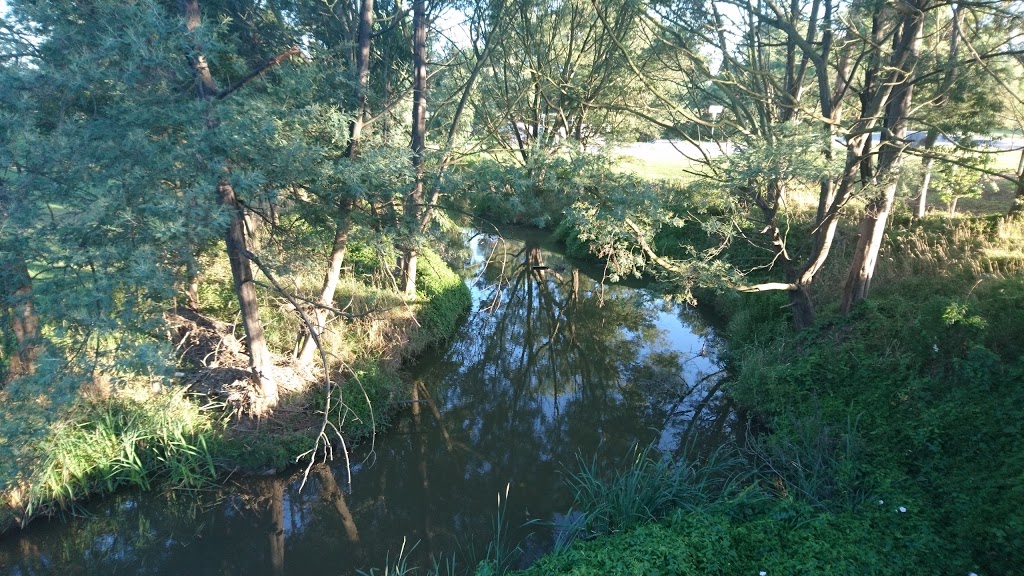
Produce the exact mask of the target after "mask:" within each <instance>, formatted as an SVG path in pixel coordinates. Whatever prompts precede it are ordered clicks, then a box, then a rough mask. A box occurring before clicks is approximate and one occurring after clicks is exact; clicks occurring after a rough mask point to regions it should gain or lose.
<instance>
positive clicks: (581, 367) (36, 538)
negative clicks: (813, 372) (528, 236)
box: [0, 236, 740, 576]
mask: <svg viewBox="0 0 1024 576" xmlns="http://www.w3.org/2000/svg"><path fill="white" fill-rule="evenodd" d="M470 248H471V252H472V254H473V258H472V259H471V262H470V263H469V266H468V267H467V277H468V278H469V280H468V282H470V285H471V288H472V292H473V295H474V301H475V303H476V310H475V311H474V312H473V313H472V314H471V315H470V317H469V319H468V320H467V321H466V323H465V325H464V326H463V327H462V329H461V332H460V335H459V336H458V337H457V338H456V339H455V341H454V342H453V343H452V344H451V345H450V346H449V347H447V348H446V349H443V350H438V351H436V353H435V354H430V353H428V354H427V355H426V357H425V358H424V359H422V360H421V361H420V363H419V364H418V365H417V366H415V367H413V368H412V369H411V372H412V374H411V377H410V379H409V386H410V395H411V397H412V400H413V402H412V403H411V404H410V405H409V408H408V410H405V411H403V412H402V413H400V414H398V415H397V417H396V418H395V422H394V427H393V429H391V430H390V431H388V433H387V434H385V435H384V436H383V438H378V440H377V442H376V445H375V446H374V451H373V452H372V453H369V452H368V450H367V449H366V448H364V449H363V452H362V453H357V454H354V455H353V456H354V457H355V458H356V459H355V462H356V463H357V464H356V465H355V466H354V467H353V473H354V477H353V486H352V487H342V486H339V485H338V482H339V479H341V478H344V477H345V476H344V474H343V473H337V474H332V471H331V469H330V468H328V467H326V466H323V467H316V468H314V471H313V474H311V476H310V480H309V482H308V483H307V486H306V489H305V490H303V491H302V492H299V491H298V482H297V481H295V479H294V478H287V477H279V478H272V479H250V480H245V481H243V482H242V484H241V485H239V486H237V487H234V488H231V489H223V490H218V491H216V493H214V494H209V495H205V496H203V497H201V498H199V499H198V500H197V499H195V498H192V497H183V496H181V495H178V496H177V497H175V498H171V499H168V498H166V497H160V496H156V495H142V496H138V495H125V496H121V497H118V498H112V499H107V500H104V501H103V502H99V503H97V504H96V505H94V506H92V507H90V510H89V511H90V513H91V514H92V517H91V518H90V519H74V520H72V521H69V522H67V523H63V524H62V523H41V524H39V525H37V526H35V527H30V528H29V529H28V530H27V531H26V532H24V533H23V534H21V535H20V536H17V537H9V538H7V539H6V540H5V541H4V542H2V543H0V572H3V573H5V574H12V575H16V576H22V575H24V576H28V575H34V574H52V573H55V572H60V573H62V574H64V575H72V574H100V573H102V574H207V573H217V574H268V575H270V574H273V575H277V574H308V573H317V574H352V573H354V572H355V571H356V570H357V569H364V570H365V569H368V568H370V567H371V566H374V565H377V566H379V565H382V564H383V563H384V561H385V558H386V557H387V555H388V554H389V553H390V557H391V558H392V559H394V556H395V554H396V553H397V551H398V549H399V548H400V547H401V545H402V541H403V539H407V541H408V542H409V544H408V545H407V546H406V548H407V549H408V548H409V546H411V545H412V543H415V542H419V544H418V545H417V547H416V548H415V550H414V551H413V554H412V557H411V563H412V564H418V565H421V566H423V565H428V564H429V556H430V555H432V554H441V553H451V552H452V551H457V550H460V551H461V552H460V554H461V556H462V559H461V560H460V564H461V565H463V566H466V565H467V563H468V560H469V558H468V557H469V556H471V555H472V554H473V552H471V551H475V553H476V554H477V555H479V554H482V553H483V552H484V550H485V549H486V545H487V543H488V541H489V540H490V538H491V534H492V531H493V517H494V515H495V513H496V509H495V505H496V503H497V501H496V494H497V493H498V492H499V491H501V492H504V489H505V486H506V485H507V484H511V490H510V498H509V501H508V508H507V510H506V512H507V517H508V521H509V524H510V525H511V526H513V527H515V526H519V525H522V524H524V523H526V522H527V521H529V520H532V519H539V520H552V519H554V518H556V517H561V515H562V514H563V513H565V512H566V511H567V509H568V507H569V505H570V504H571V502H570V501H569V494H568V492H567V490H566V489H565V487H564V486H563V484H562V473H563V471H564V470H565V467H566V466H570V467H571V466H574V463H575V458H576V454H577V453H581V454H583V455H585V456H587V457H589V456H590V455H593V454H597V455H598V457H599V459H607V460H611V461H618V460H619V459H621V458H623V457H624V456H625V455H626V454H627V453H628V452H629V451H630V448H631V447H632V446H633V445H634V444H640V445H646V444H649V443H651V442H655V443H657V444H658V446H659V448H660V449H661V450H662V451H664V452H673V451H676V450H678V449H679V447H680V446H683V445H690V444H691V443H693V444H696V445H698V446H705V447H707V448H709V449H711V448H714V447H715V446H717V445H718V444H720V443H721V442H722V441H724V439H725V437H726V436H727V435H728V434H730V432H731V431H732V429H733V428H735V427H734V426H732V423H733V421H734V417H733V415H732V412H731V410H730V408H729V406H728V403H727V402H726V401H725V399H724V398H723V397H722V396H721V395H719V394H718V393H717V383H718V381H719V380H718V378H717V377H716V374H717V372H718V371H719V369H720V368H719V366H718V365H717V361H716V360H715V358H714V353H713V350H711V351H710V353H709V354H704V352H705V351H707V350H706V342H707V341H709V340H713V336H712V334H711V331H710V329H709V328H708V327H707V326H706V325H704V324H703V321H702V319H701V318H700V316H699V315H698V314H696V313H695V312H694V311H693V310H690V309H686V308H684V307H681V306H677V305H673V304H669V303H666V302H665V301H664V300H662V299H660V298H658V297H657V296H655V295H653V294H652V293H650V292H648V291H645V290H642V289H637V288H632V287H628V286H623V285H607V286H601V285H600V283H599V282H597V281H595V280H594V278H593V276H592V275H590V274H588V273H587V271H585V270H581V269H580V268H579V267H578V266H576V265H574V264H573V263H572V262H571V261H569V260H567V259H566V258H564V257H562V256H559V255H558V254H556V253H553V252H552V251H549V250H545V249H543V248H542V247H541V245H540V244H539V243H538V242H534V241H530V240H527V241H515V240H507V239H505V240H503V239H500V238H497V237H493V236H476V237H474V238H473V239H472V241H471V243H470ZM598 273H599V271H598ZM737 433H740V432H737ZM343 488H351V492H350V493H348V492H346V490H344V489H343ZM532 530H533V531H534V532H535V534H534V536H533V537H532V538H531V539H530V541H529V542H528V547H529V548H530V549H531V554H532V553H536V552H537V551H539V550H543V549H544V548H545V547H546V546H549V545H550V539H549V536H548V535H546V534H543V533H541V532H539V531H538V530H537V528H536V526H535V527H534V528H532ZM525 533H526V531H525V530H524V531H520V532H519V534H518V535H517V536H515V537H519V538H521V537H523V536H524V535H525Z"/></svg>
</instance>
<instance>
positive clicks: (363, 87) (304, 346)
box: [295, 0, 374, 370]
mask: <svg viewBox="0 0 1024 576" xmlns="http://www.w3.org/2000/svg"><path fill="white" fill-rule="evenodd" d="M373 4H374V1H373V0H363V1H362V3H361V5H360V6H361V7H360V11H359V12H360V16H359V33H358V34H359V45H358V47H357V50H356V98H355V101H356V114H355V116H354V117H353V118H352V122H351V123H350V124H349V140H348V148H347V149H346V150H345V156H346V157H347V158H356V157H358V156H359V148H360V145H361V143H362V135H363V126H364V125H365V117H366V93H367V89H368V86H369V83H370V43H371V40H372V38H373ZM352 208H353V202H352V201H351V200H344V201H342V202H340V203H339V204H338V209H339V211H340V212H341V214H340V215H339V219H338V222H337V223H336V224H335V230H334V242H333V243H332V245H331V254H330V256H329V257H328V258H327V272H326V273H325V274H324V281H323V284H322V285H321V287H320V300H319V304H320V307H318V308H317V309H316V310H315V311H314V312H313V321H314V326H313V329H314V330H315V331H316V336H317V337H319V336H320V335H321V334H323V331H324V326H325V325H326V323H327V319H328V318H329V317H330V315H331V313H330V311H329V310H327V309H326V308H323V307H324V306H326V307H333V305H334V293H335V291H336V290H337V288H338V279H339V277H340V275H341V265H342V263H343V262H344V260H345V250H346V247H347V246H348V235H349V231H350V230H351V228H352ZM300 341H301V345H300V346H299V350H298V352H297V353H296V355H295V358H296V359H297V360H298V362H299V364H300V365H302V366H307V365H309V363H310V361H311V360H312V359H313V352H314V351H315V350H316V339H314V338H313V336H312V335H311V334H309V333H308V331H304V332H303V334H302V336H301V338H300ZM324 369H325V370H326V369H327V367H326V366H324Z"/></svg>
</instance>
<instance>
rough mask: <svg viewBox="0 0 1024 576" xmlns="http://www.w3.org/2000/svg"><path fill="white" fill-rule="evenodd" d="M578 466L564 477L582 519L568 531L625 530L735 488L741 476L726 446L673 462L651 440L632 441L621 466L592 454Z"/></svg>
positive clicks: (741, 465) (739, 465) (734, 455)
mask: <svg viewBox="0 0 1024 576" xmlns="http://www.w3.org/2000/svg"><path fill="white" fill-rule="evenodd" d="M686 452H687V453H688V454H692V453H693V452H694V451H693V450H687V451H686ZM577 465H578V471H576V472H572V473H569V474H568V475H567V476H566V479H565V482H566V484H567V485H568V487H569V490H570V491H571V492H572V495H573V499H574V508H576V509H577V510H579V511H580V512H581V513H582V518H581V521H580V522H575V523H573V527H572V528H570V531H573V530H575V531H576V532H577V533H578V532H579V531H585V532H586V533H589V534H595V535H596V534H610V533H613V532H619V531H624V530H629V529H630V528H633V527H636V526H638V525H641V524H644V523H647V522H651V521H654V520H658V519H660V518H663V517H665V516H666V515H668V514H669V513H671V512H673V511H675V510H677V509H686V510H694V509H697V508H700V507H702V506H705V505H707V504H709V503H711V502H712V501H714V500H716V499H717V498H720V497H722V496H723V495H728V494H731V493H733V492H734V491H735V489H736V488H737V487H738V486H739V484H740V482H741V481H742V479H743V478H744V476H745V475H744V474H743V473H742V470H743V469H744V461H743V459H742V458H740V456H739V454H738V452H736V450H735V448H733V447H729V446H722V447H719V448H718V449H716V450H714V451H713V452H711V454H710V455H708V457H707V458H706V459H705V460H704V461H703V462H699V463H698V462H697V459H696V458H688V457H685V456H684V457H683V458H681V459H680V460H679V461H673V460H672V459H670V458H668V457H667V456H662V455H660V454H658V452H657V450H656V448H655V447H654V446H653V445H649V446H647V447H645V448H642V449H641V448H639V446H634V447H633V450H632V453H631V454H630V457H629V460H627V461H626V463H625V465H624V466H617V467H612V468H611V469H608V468H603V467H602V466H600V465H599V464H598V462H597V458H596V457H594V458H592V459H591V460H589V461H588V460H585V459H584V458H583V456H582V455H577ZM577 535H578V534H577ZM569 540H571V537H570V538H569Z"/></svg>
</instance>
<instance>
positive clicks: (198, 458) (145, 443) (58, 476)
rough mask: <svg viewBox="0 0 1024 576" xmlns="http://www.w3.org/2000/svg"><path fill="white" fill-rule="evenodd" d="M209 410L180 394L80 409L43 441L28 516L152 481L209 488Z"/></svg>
mask: <svg viewBox="0 0 1024 576" xmlns="http://www.w3.org/2000/svg"><path fill="white" fill-rule="evenodd" d="M209 408H210V407H201V406H199V405H197V404H195V403H194V402H192V401H191V400H190V399H189V398H187V397H185V396H184V394H183V393H181V392H180V391H178V392H166V393H161V394H158V395H155V396H153V397H151V398H149V399H147V400H145V401H137V400H132V399H127V398H113V399H109V400H104V401H100V402H96V403H91V404H87V405H85V406H83V407H82V409H81V411H80V412H79V413H78V414H77V415H76V416H75V417H74V418H73V419H71V420H70V421H66V422H62V423H60V424H58V425H56V426H55V428H54V429H53V431H52V433H51V434H50V435H49V437H48V438H47V439H46V440H45V442H44V452H45V453H46V454H47V457H46V460H45V461H44V462H43V464H42V466H41V468H40V470H39V472H38V473H37V474H35V476H34V478H35V480H34V482H33V484H32V487H31V491H30V495H29V502H28V510H27V516H29V517H31V516H32V514H33V512H35V511H41V510H40V508H47V507H52V506H59V507H64V506H66V505H68V504H69V503H71V502H73V501H74V500H76V499H79V498H82V497H85V496H88V495H89V494H94V493H97V492H101V491H106V492H110V491H113V490H116V489H118V488H121V487H126V486H133V487H138V488H142V489H149V488H150V487H151V486H152V484H153V482H154V481H156V480H158V479H159V480H164V481H167V482H168V483H170V484H171V485H172V486H176V487H184V488H197V487H202V486H206V485H208V484H209V483H211V482H212V481H213V480H214V479H215V478H216V476H217V470H216V467H215V465H214V461H213V456H212V451H211V446H210V444H211V443H215V442H216V440H217V439H218V438H219V433H220V430H221V429H222V421H221V420H219V419H218V417H216V416H215V415H214V410H211V409H209Z"/></svg>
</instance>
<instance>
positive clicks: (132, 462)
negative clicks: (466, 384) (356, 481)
mask: <svg viewBox="0 0 1024 576" xmlns="http://www.w3.org/2000/svg"><path fill="white" fill-rule="evenodd" d="M371 252H372V251H371ZM351 256H352V257H351V258H350V261H352V262H353V270H354V271H353V273H352V276H351V277H350V278H348V279H346V280H343V282H342V286H341V287H340V288H339V293H338V299H339V300H342V301H347V302H348V308H347V309H348V310H349V311H351V312H353V313H354V314H353V318H352V319H351V320H348V321H346V322H345V326H344V328H343V329H340V330H338V329H334V330H332V334H326V333H325V345H329V346H331V348H330V349H329V350H328V353H329V354H331V357H332V358H334V359H335V360H336V361H338V364H337V366H339V368H337V369H336V371H332V380H335V381H338V382H340V383H339V384H338V385H336V386H334V387H333V390H332V398H331V402H330V403H328V402H327V398H326V395H325V392H324V389H323V385H322V378H319V377H317V376H316V375H315V374H311V375H309V376H307V377H303V378H299V377H297V376H296V374H297V373H298V371H297V370H296V369H295V368H294V367H293V366H292V364H291V362H290V360H289V359H288V358H287V356H286V355H283V354H282V355H281V357H280V358H279V359H278V362H277V364H278V367H279V368H280V369H281V373H282V374H290V375H291V376H292V377H291V378H290V379H289V380H286V381H284V382H282V384H283V385H284V389H285V390H286V392H285V393H284V394H283V395H282V400H281V404H280V406H279V407H278V408H277V409H276V410H275V412H274V413H273V414H272V415H270V416H269V417H265V418H264V417H255V416H253V415H251V414H246V413H245V402H244V394H245V390H246V385H245V383H244V380H238V378H243V379H244V378H245V375H244V371H243V370H239V369H237V368H233V367H231V366H228V365H221V363H219V362H217V361H216V360H221V362H223V358H224V357H223V356H209V354H211V353H214V352H216V353H217V354H223V351H222V350H221V349H225V348H231V347H232V346H235V347H237V346H238V342H237V339H236V338H233V337H232V335H231V332H232V328H231V326H230V325H228V324H225V323H224V322H223V320H221V319H220V318H218V316H222V317H223V316H226V315H228V314H230V310H231V308H232V305H231V303H230V302H231V300H230V296H231V295H232V293H231V290H230V288H224V287H217V285H216V284H213V283H211V285H210V287H212V288H214V290H213V291H210V290H209V289H207V291H206V292H204V293H203V294H201V296H202V301H203V302H205V303H207V305H208V309H207V310H204V311H202V312H200V311H189V310H182V311H180V312H173V313H170V314H169V315H168V322H167V327H168V330H167V335H168V337H170V338H171V339H173V340H174V342H173V344H177V345H178V346H179V350H184V348H183V347H182V343H184V342H186V341H188V342H190V347H189V350H191V351H192V352H188V353H187V352H186V351H182V352H181V354H180V355H179V356H178V359H177V362H178V366H177V367H176V368H173V369H172V371H173V370H176V371H177V372H174V375H173V377H171V378H159V377H154V378H150V379H141V380H140V379H134V380H131V381H120V382H117V381H111V380H109V379H108V380H105V381H103V382H102V383H98V384H97V385H95V386H88V387H82V388H78V389H74V390H66V391H62V393H61V394H53V395H50V396H40V395H38V394H36V393H35V390H37V389H38V388H37V387H35V386H34V385H33V382H31V381H26V382H17V381H16V382H13V383H12V384H11V385H9V386H7V387H6V388H4V389H3V390H2V391H0V410H2V411H3V412H2V417H0V422H2V425H0V463H2V464H0V533H3V532H5V531H8V530H12V529H14V528H16V527H18V526H23V525H24V524H25V523H27V522H28V521H29V520H31V519H33V518H35V517H37V516H40V515H49V514H53V513H56V512H60V511H63V510H67V509H69V508H72V507H74V506H75V505H76V504H77V503H80V502H81V501H83V500H84V499H88V498H93V497H98V496H102V495H104V494H109V493H112V492H114V491H117V490H121V489H124V488H128V487H136V488H141V489H143V490H149V489H157V488H186V489H194V488H205V487H209V486H211V485H213V484H215V483H218V482H220V481H223V479H224V478H226V477H227V476H232V475H237V474H246V473H257V474H261V475H262V474H268V473H271V472H274V471H279V470H283V469H285V468H288V467H289V466H294V465H295V464H296V461H297V458H299V457H300V455H303V454H304V453H306V452H308V451H309V450H311V449H312V448H313V447H314V445H315V442H316V440H317V437H318V435H319V434H320V432H321V424H322V422H323V419H324V416H323V412H324V410H325V408H326V407H327V406H328V405H329V406H330V411H329V413H328V416H327V417H328V420H329V422H330V432H331V438H332V441H333V442H336V438H337V437H338V436H343V437H344V438H345V442H346V443H349V445H350V444H351V442H352V441H354V440H358V439H359V438H360V437H363V436H366V435H367V434H370V433H379V432H382V431H383V430H385V429H386V427H387V424H388V417H389V414H390V413H391V412H392V410H393V407H394V406H396V405H397V403H400V402H403V401H405V400H407V398H408V395H409V390H408V387H407V386H405V385H404V384H403V382H402V380H401V379H400V377H399V372H400V370H401V367H402V365H403V362H405V361H407V360H409V359H411V358H414V357H415V356H416V355H418V354H420V353H422V351H424V350H425V349H427V348H429V347H430V346H433V345H435V344H436V343H439V342H441V341H443V340H446V339H448V338H451V336H452V335H453V334H454V332H455V330H456V329H457V326H458V322H459V320H460V318H462V317H464V316H465V314H466V312H468V309H469V306H470V297H469V291H468V288H467V287H466V285H465V284H464V282H463V281H462V278H461V277H460V276H459V275H457V274H456V273H455V272H453V271H452V269H451V268H450V267H449V266H448V265H447V264H445V262H444V261H443V260H442V259H441V258H440V257H439V256H438V255H437V254H436V253H435V252H434V251H432V250H425V251H424V252H423V254H421V256H420V282H419V285H418V293H417V298H416V299H415V300H407V299H405V298H402V297H399V296H397V295H394V294H391V293H390V292H388V291H387V290H382V289H380V288H377V287H375V283H374V282H373V281H372V280H362V279H361V278H363V277H368V275H360V274H359V272H362V271H365V270H363V268H366V267H368V266H373V265H376V262H377V255H376V254H375V253H372V254H369V255H360V253H359V247H358V245H355V246H354V249H353V250H352V255H351ZM361 258H362V259H363V260H366V262H362V263H361V262H360V259H361ZM371 260H372V262H370V261H371ZM361 266H362V268H361ZM211 276H213V280H214V281H216V280H217V278H216V275H215V274H211ZM218 292H219V293H222V294H226V296H224V295H220V296H218ZM225 303H226V304H225ZM220 308H223V310H221V309H220ZM265 314H268V315H270V316H272V317H273V316H274V315H278V316H281V318H277V319H276V320H278V321H277V322H275V323H274V325H275V326H279V327H281V328H279V329H278V331H277V332H275V333H273V334H270V338H271V341H272V342H274V341H275V340H276V343H277V344H278V346H277V347H278V348H279V349H281V348H283V347H284V345H286V344H287V338H289V337H291V335H293V334H294V333H295V331H296V330H297V329H298V323H297V321H295V320H292V321H291V322H285V321H284V318H283V317H284V316H285V315H286V314H288V312H287V311H284V310H277V309H273V310H267V311H265ZM228 318H230V317H229V316H228ZM201 328H202V329H201ZM200 332H203V334H199V333H200ZM218 350H220V351H218ZM190 354H191V355H192V356H195V355H196V354H199V356H204V357H205V360H203V363H202V364H201V365H200V364H199V363H198V360H195V359H192V358H190V357H189V355H190ZM197 358H198V357H197ZM211 358H213V360H214V361H211ZM232 370H234V372H232ZM154 372H155V373H157V374H159V373H164V372H167V370H161V369H158V370H154ZM320 452H321V453H320V454H318V455H317V457H318V458H322V457H323V455H322V452H323V446H321V449H320ZM309 457H310V455H306V456H305V458H309Z"/></svg>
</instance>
